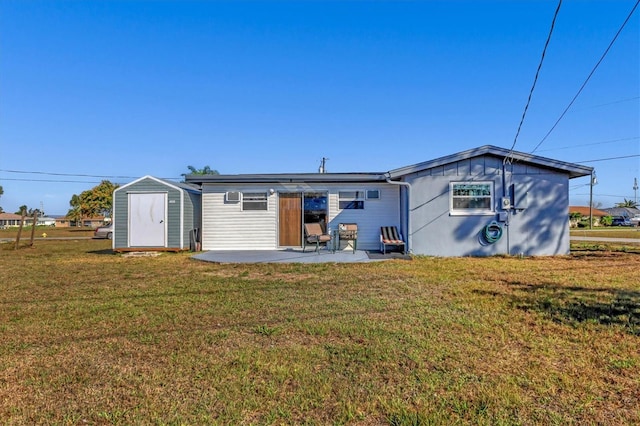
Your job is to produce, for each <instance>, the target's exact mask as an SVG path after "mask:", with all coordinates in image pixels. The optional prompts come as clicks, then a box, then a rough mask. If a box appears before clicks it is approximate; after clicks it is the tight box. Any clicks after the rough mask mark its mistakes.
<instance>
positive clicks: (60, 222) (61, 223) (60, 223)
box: [54, 216, 111, 228]
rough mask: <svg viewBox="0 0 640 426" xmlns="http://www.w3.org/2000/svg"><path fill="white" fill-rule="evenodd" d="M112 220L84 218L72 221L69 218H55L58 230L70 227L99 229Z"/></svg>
mask: <svg viewBox="0 0 640 426" xmlns="http://www.w3.org/2000/svg"><path fill="white" fill-rule="evenodd" d="M110 221H111V219H110V218H108V217H104V216H96V217H86V218H83V219H81V220H79V221H78V220H76V219H71V218H69V217H67V216H56V217H55V218H54V222H55V223H54V226H55V227H56V228H69V227H76V226H78V227H80V226H83V227H87V228H97V227H99V226H102V225H104V224H106V223H108V222H110Z"/></svg>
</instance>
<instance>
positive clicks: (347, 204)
mask: <svg viewBox="0 0 640 426" xmlns="http://www.w3.org/2000/svg"><path fill="white" fill-rule="evenodd" d="M592 170H593V169H592V168H591V167H587V166H582V165H578V164H573V163H567V162H562V161H557V160H553V159H549V158H544V157H539V156H536V155H530V154H525V153H521V152H512V151H509V150H507V149H503V148H499V147H495V146H489V145H487V146H483V147H480V148H476V149H471V150H468V151H464V152H460V153H457V154H453V155H450V156H446V157H442V158H438V159H435V160H431V161H427V162H423V163H419V164H415V165H412V166H407V167H402V168H399V169H396V170H391V171H389V172H386V173H326V174H325V173H302V174H247V175H189V176H187V177H186V181H187V183H190V184H194V185H197V186H199V187H200V188H201V190H202V200H201V206H202V231H201V241H202V249H204V250H246V249H253V250H274V249H287V248H298V247H301V246H302V238H303V237H304V236H303V225H304V223H308V222H319V223H321V224H323V226H324V227H325V229H328V228H333V229H335V228H336V227H337V226H338V224H340V223H357V224H358V247H359V248H362V249H369V250H375V249H377V248H379V234H380V227H381V226H391V225H392V226H397V227H398V229H400V231H401V233H402V234H403V235H404V236H405V237H404V239H405V240H406V242H407V246H408V249H409V250H410V251H411V252H412V253H414V254H421V255H431V256H489V255H498V254H511V255H517V254H524V255H557V254H567V253H568V252H569V220H568V213H569V180H570V179H573V178H577V177H582V176H590V175H591V172H592ZM146 179H154V178H151V177H146ZM155 180H156V181H159V180H158V179H155ZM161 185H162V184H161ZM163 185H176V184H171V183H167V182H164V183H163ZM126 187H127V186H125V187H122V188H119V189H118V190H116V192H115V193H118V191H121V190H123V188H126ZM115 193H114V195H115ZM165 199H166V198H165ZM165 205H166V201H165ZM119 209H120V210H119V211H120V212H121V213H120V215H123V213H124V210H122V209H123V207H122V201H121V202H120V207H119ZM129 209H131V206H129ZM120 217H124V219H123V221H122V222H119V216H118V213H116V215H115V216H114V220H115V224H116V236H117V235H118V229H121V232H124V231H123V230H124V229H126V227H128V232H129V234H131V233H135V232H138V231H135V230H134V228H136V227H138V226H140V225H139V224H137V223H135V222H131V220H130V218H127V217H126V215H123V216H120ZM145 226H146V225H145ZM141 229H142V227H141ZM140 232H141V233H142V231H140ZM121 238H122V239H121V240H119V241H120V242H119V244H126V237H121ZM115 241H116V239H114V244H115ZM129 246H130V247H131V245H129ZM114 247H115V246H114Z"/></svg>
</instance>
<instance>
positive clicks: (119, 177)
mask: <svg viewBox="0 0 640 426" xmlns="http://www.w3.org/2000/svg"><path fill="white" fill-rule="evenodd" d="M0 172H5V173H24V174H31V175H49V176H72V177H92V178H105V179H137V178H138V177H139V176H100V175H84V174H79V173H54V172H38V171H36V172H31V171H25V170H5V169H0Z"/></svg>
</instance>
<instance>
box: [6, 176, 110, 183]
mask: <svg viewBox="0 0 640 426" xmlns="http://www.w3.org/2000/svg"><path fill="white" fill-rule="evenodd" d="M3 180H11V181H19V182H60V183H100V182H97V181H90V180H59V179H17V178H2V177H0V181H3Z"/></svg>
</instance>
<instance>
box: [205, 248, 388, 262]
mask: <svg viewBox="0 0 640 426" xmlns="http://www.w3.org/2000/svg"><path fill="white" fill-rule="evenodd" d="M193 258H194V259H197V260H203V261H205V262H217V263H364V262H379V261H382V260H388V259H393V258H394V257H392V256H389V257H380V256H375V258H373V259H372V258H370V257H369V256H368V254H367V252H366V251H364V250H357V251H356V252H355V253H354V252H353V251H352V250H345V251H337V252H335V253H333V252H331V251H329V250H325V249H323V250H320V251H319V252H318V253H316V252H314V251H307V252H303V251H302V250H224V251H222V250H215V251H208V252H205V253H199V254H196V255H194V256H193Z"/></svg>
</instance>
